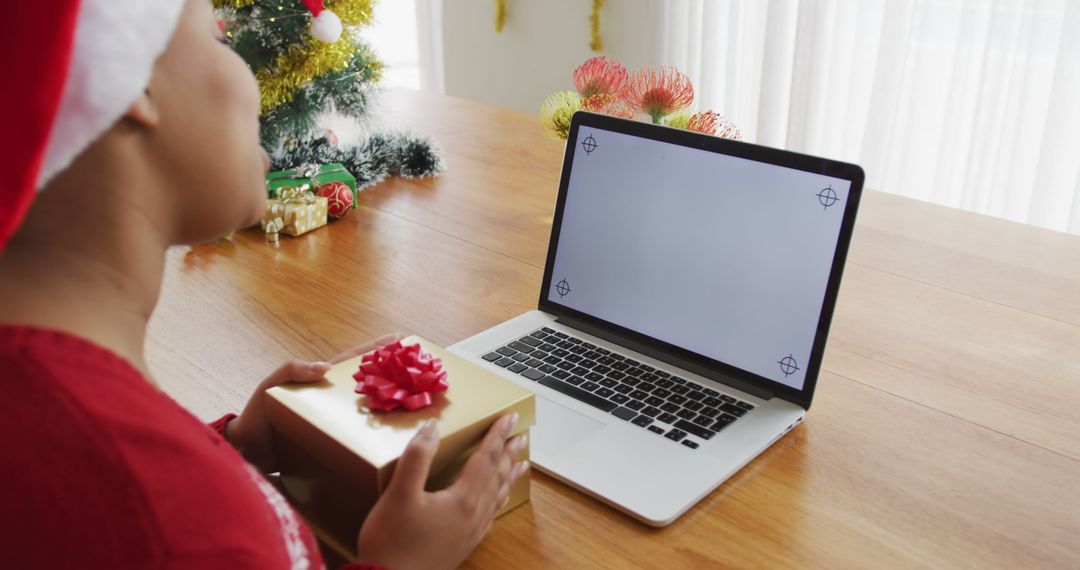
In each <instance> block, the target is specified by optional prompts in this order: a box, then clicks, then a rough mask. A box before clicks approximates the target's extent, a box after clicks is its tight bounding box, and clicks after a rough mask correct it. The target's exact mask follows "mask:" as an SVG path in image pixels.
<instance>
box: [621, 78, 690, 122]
mask: <svg viewBox="0 0 1080 570" xmlns="http://www.w3.org/2000/svg"><path fill="white" fill-rule="evenodd" d="M626 100H627V102H628V103H630V106H631V107H633V108H634V109H636V110H638V111H642V112H644V113H646V114H648V115H649V116H650V117H652V120H653V123H657V124H659V123H660V119H661V117H664V116H666V115H669V114H671V113H674V112H675V111H681V110H682V109H685V108H687V107H689V106H690V104H691V103H693V102H694V86H693V85H691V84H690V78H689V77H687V76H685V75H683V73H682V72H680V71H679V70H678V69H675V68H674V67H672V66H669V65H661V66H659V67H643V68H641V69H639V70H638V71H637V72H636V73H634V76H633V77H632V78H631V79H630V83H629V84H628V85H627V87H626Z"/></svg>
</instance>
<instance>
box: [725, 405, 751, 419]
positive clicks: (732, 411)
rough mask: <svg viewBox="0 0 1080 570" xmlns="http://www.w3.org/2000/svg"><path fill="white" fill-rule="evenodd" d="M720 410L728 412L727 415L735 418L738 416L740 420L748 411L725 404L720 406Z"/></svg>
mask: <svg viewBox="0 0 1080 570" xmlns="http://www.w3.org/2000/svg"><path fill="white" fill-rule="evenodd" d="M720 409H721V410H724V411H725V412H727V413H729V414H731V415H733V416H738V417H740V418H741V417H743V415H744V414H746V410H744V409H742V408H740V407H738V406H732V405H731V404H724V405H723V406H720Z"/></svg>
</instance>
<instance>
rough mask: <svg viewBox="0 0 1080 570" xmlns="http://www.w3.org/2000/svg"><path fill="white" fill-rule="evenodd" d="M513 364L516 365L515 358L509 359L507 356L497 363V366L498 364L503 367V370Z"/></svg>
mask: <svg viewBox="0 0 1080 570" xmlns="http://www.w3.org/2000/svg"><path fill="white" fill-rule="evenodd" d="M513 363H514V359H513V358H507V357H505V356H504V357H502V358H500V359H498V360H496V361H495V364H498V365H499V366H502V367H503V368H506V367H507V366H510V365H511V364H513Z"/></svg>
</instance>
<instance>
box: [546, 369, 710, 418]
mask: <svg viewBox="0 0 1080 570" xmlns="http://www.w3.org/2000/svg"><path fill="white" fill-rule="evenodd" d="M541 370H542V369H541ZM683 407H684V408H686V409H688V410H693V411H695V412H696V411H698V410H700V409H701V408H704V407H705V404H702V403H701V402H687V403H685V404H683Z"/></svg>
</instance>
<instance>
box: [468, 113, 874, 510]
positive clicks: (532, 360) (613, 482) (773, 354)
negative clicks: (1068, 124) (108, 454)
mask: <svg viewBox="0 0 1080 570" xmlns="http://www.w3.org/2000/svg"><path fill="white" fill-rule="evenodd" d="M863 177H864V176H863V171H862V169H861V168H859V167H858V166H855V165H852V164H845V163H841V162H836V161H832V160H827V159H824V158H817V157H812V156H807V155H802V154H796V153H793V152H787V151H783V150H778V149H773V148H767V147H763V146H758V145H753V144H748V143H744V142H737V141H732V140H727V139H722V138H718V137H713V136H706V135H702V134H698V133H694V132H690V131H683V130H678V129H673V128H668V127H663V126H656V125H650V124H646V123H642V122H637V121H631V120H624V119H618V118H614V117H608V116H604V115H597V114H592V113H586V112H578V113H576V114H575V115H574V117H573V119H572V121H571V126H570V131H569V136H568V139H567V144H566V153H565V156H564V158H563V169H562V178H561V180H560V183H559V194H558V198H557V201H556V204H555V212H554V220H553V223H552V228H551V240H550V243H549V245H548V256H547V263H546V265H545V267H544V277H543V282H542V283H541V284H540V299H539V303H538V306H537V309H536V310H534V311H529V312H527V313H524V314H522V315H519V316H517V317H515V318H513V319H510V320H509V321H506V322H504V323H502V324H499V325H497V326H495V327H493V328H491V329H488V330H486V331H484V332H481V333H479V334H477V335H475V336H473V337H471V338H469V339H467V340H464V341H462V342H460V343H458V344H455V345H454V346H452V347H451V348H450V350H452V351H453V352H454V353H455V354H458V355H460V356H463V357H465V358H466V359H469V360H471V361H473V362H475V363H477V364H479V365H481V366H485V367H487V368H489V369H491V370H494V371H496V372H498V373H499V374H500V375H501V376H502V377H504V378H506V379H508V380H510V381H512V382H514V383H516V384H518V385H520V386H523V387H525V388H527V389H529V390H531V391H533V392H534V393H535V395H536V409H537V411H536V413H537V421H536V425H535V426H534V427H533V428H532V432H531V436H530V438H531V439H530V441H531V459H532V463H533V464H534V465H535V466H536V467H537V468H539V469H540V470H542V471H543V472H546V473H548V474H550V475H551V476H552V477H554V478H556V479H558V480H560V481H563V482H565V483H567V484H569V485H571V486H573V487H576V488H577V489H580V490H581V491H583V492H585V493H587V494H588V495H591V496H593V497H595V498H597V499H599V500H601V501H603V502H605V503H607V504H609V505H611V506H613V507H615V508H616V509H619V510H621V511H623V512H625V513H627V514H628V515H630V516H632V517H634V518H636V519H638V520H640V521H643V522H644V523H646V524H649V525H653V526H665V525H668V524H670V523H671V522H673V521H674V520H675V519H676V518H678V517H679V516H680V515H681V514H683V513H684V512H686V510H687V509H689V508H690V507H691V506H693V505H694V504H695V503H697V502H698V501H700V500H701V499H702V498H704V497H705V496H707V495H708V494H709V492H711V491H712V490H713V489H716V488H717V487H718V486H719V485H720V484H721V483H723V482H724V481H725V480H726V479H728V478H729V477H731V476H732V475H733V474H735V473H736V472H738V471H739V469H741V468H742V467H743V466H745V465H746V464H747V463H749V462H750V460H752V459H753V458H754V457H756V456H757V455H758V454H760V453H761V452H763V451H764V450H765V449H767V448H768V447H769V446H771V445H772V444H774V443H776V441H777V440H779V439H780V438H781V437H783V436H784V434H786V433H787V432H789V431H791V429H793V428H794V427H795V426H796V425H798V424H799V422H801V421H802V420H803V417H804V416H805V414H806V411H807V410H808V409H809V408H810V403H811V400H812V399H813V395H814V386H815V384H816V383H817V377H818V372H819V371H820V369H821V360H822V355H823V353H824V350H825V341H826V338H827V336H828V333H829V322H830V320H831V318H832V314H833V308H834V306H835V304H836V297H837V291H838V289H839V287H840V278H841V274H842V273H843V269H844V260H845V257H846V254H847V250H848V244H849V242H850V240H851V234H852V228H853V226H854V223H855V213H856V210H857V208H858V203H859V196H860V195H861V192H862V185H863Z"/></svg>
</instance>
